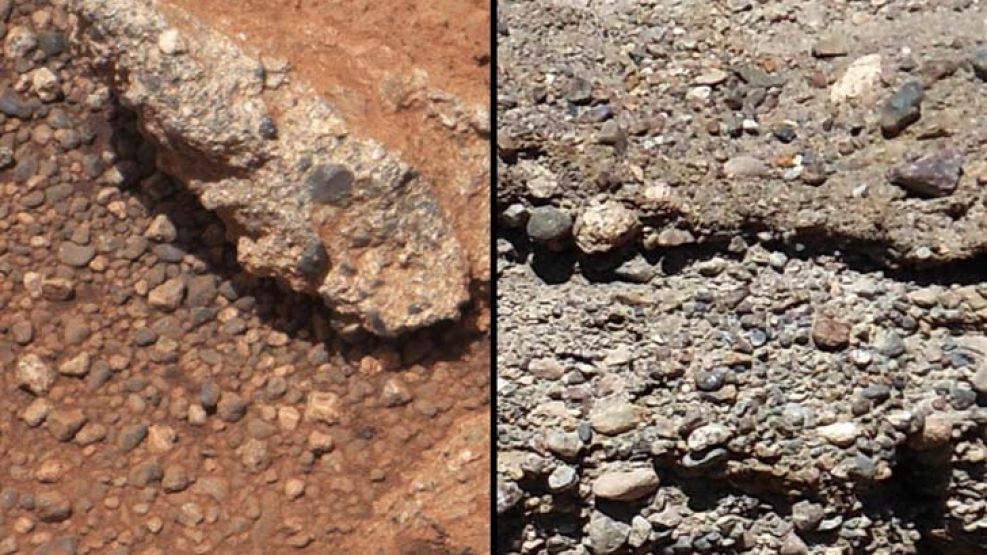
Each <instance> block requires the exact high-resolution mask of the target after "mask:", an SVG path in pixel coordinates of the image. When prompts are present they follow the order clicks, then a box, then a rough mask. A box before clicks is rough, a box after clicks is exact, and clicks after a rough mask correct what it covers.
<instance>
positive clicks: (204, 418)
mask: <svg viewBox="0 0 987 555" xmlns="http://www.w3.org/2000/svg"><path fill="white" fill-rule="evenodd" d="M69 4H73V3H69ZM68 7H72V6H68ZM70 19H71V18H70V16H69V13H68V10H67V6H66V3H65V2H60V1H54V2H51V3H49V2H46V1H42V0H37V1H34V0H17V1H16V2H15V1H11V0H0V40H2V49H3V57H2V63H0V553H2V554H15V553H35V554H56V553H57V554H74V553H112V554H126V553H133V554H143V555H152V554H164V553H233V552H236V553H291V552H310V553H327V552H332V553H378V552H380V553H388V554H400V553H435V554H446V553H455V554H459V553H465V552H474V553H482V552H484V546H485V545H487V541H486V534H485V529H484V528H483V523H482V521H481V522H479V523H478V522H476V519H475V516H474V515H472V514H464V511H465V509H464V508H465V507H477V506H486V505H487V503H488V496H487V492H486V488H485V485H486V484H487V483H488V478H487V473H488V462H489V457H487V456H485V455H484V453H485V452H486V451H487V449H488V446H489V436H488V426H487V425H486V424H487V423H488V422H489V420H488V419H487V416H486V415H487V403H488V398H489V397H488V395H489V384H488V381H489V374H488V368H489V346H488V341H487V340H486V339H485V337H486V333H487V329H488V327H489V322H488V319H489V315H488V309H487V303H486V301H485V300H484V299H483V298H482V295H479V296H477V297H475V301H474V304H473V305H471V306H468V307H466V309H465V315H464V317H463V319H462V320H461V321H460V322H458V323H456V324H446V325H439V326H432V327H429V328H426V329H424V330H421V331H418V332H415V333H412V334H405V335H403V336H401V337H400V338H398V339H392V340H384V339H380V338H376V337H374V336H372V335H370V334H367V333H365V332H361V331H359V330H356V329H350V330H349V333H340V332H338V331H335V330H334V329H333V327H334V326H333V325H332V320H331V318H332V315H331V314H330V313H329V312H328V311H327V310H326V309H325V308H324V307H323V306H322V303H321V301H320V300H319V299H318V298H316V297H311V296H306V295H303V294H299V293H295V292H293V291H291V290H289V289H287V288H286V287H285V286H284V284H283V283H281V284H279V282H275V281H273V280H270V279H262V278H258V277H257V276H256V275H254V274H252V273H250V272H248V271H246V270H245V269H244V268H243V267H242V266H241V265H240V264H239V262H238V260H237V253H236V249H235V246H234V245H232V244H230V243H228V242H227V240H226V238H227V237H228V236H229V235H230V234H229V233H228V231H227V229H225V226H224V223H223V222H222V221H221V219H220V218H219V217H218V216H217V215H216V214H214V213H213V212H210V211H208V210H206V209H205V208H203V206H202V204H201V203H200V200H199V198H198V196H197V195H196V194H195V193H194V192H193V191H191V190H189V189H188V188H187V187H186V186H185V185H183V184H182V183H180V182H178V181H176V180H174V179H172V178H170V177H168V176H166V175H164V174H162V173H160V172H159V171H158V170H157V167H156V165H155V159H156V152H155V147H153V146H152V145H151V144H150V143H148V142H145V141H144V140H143V139H142V138H141V135H140V134H139V133H138V125H137V121H136V117H135V115H134V114H133V113H132V112H130V111H128V110H127V109H125V108H123V107H122V106H121V105H120V102H119V100H118V98H117V97H116V95H115V94H114V93H113V91H112V90H111V89H110V88H109V87H107V86H106V84H105V83H104V82H103V81H102V80H101V79H102V77H103V75H101V74H99V75H98V74H96V73H94V72H93V71H92V67H91V65H90V61H89V60H88V58H87V57H86V55H85V54H84V53H83V52H82V51H80V49H77V48H76V46H77V45H73V43H72V40H71V38H70V31H71V27H72V25H71V22H70ZM165 42H166V43H167V41H165ZM165 47H166V49H167V48H170V46H168V44H165ZM466 491H469V492H472V493H471V494H469V495H467V493H466ZM450 492H457V493H455V494H451V493H450ZM450 495H452V496H453V497H452V498H450Z"/></svg>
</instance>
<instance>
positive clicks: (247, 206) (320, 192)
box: [70, 0, 469, 336]
mask: <svg viewBox="0 0 987 555" xmlns="http://www.w3.org/2000/svg"><path fill="white" fill-rule="evenodd" d="M70 7H71V9H72V11H73V12H74V13H75V14H76V15H77V17H78V21H77V26H76V31H75V36H74V41H75V42H76V44H81V45H84V49H85V50H86V51H87V52H88V53H89V54H90V55H91V57H92V59H93V63H94V65H95V66H96V67H97V68H98V69H99V70H100V71H102V72H103V73H104V74H105V75H107V77H108V78H109V79H110V80H111V82H112V84H113V88H114V89H115V90H116V91H117V92H118V93H119V95H120V97H121V101H122V102H123V103H124V104H125V105H126V106H127V107H128V108H130V109H132V110H134V111H135V112H136V113H137V114H138V117H139V120H140V123H141V127H142V130H143V131H144V133H145V134H146V135H147V136H148V137H149V138H150V139H151V140H153V141H154V142H155V143H156V144H157V145H158V146H159V147H160V148H159V152H160V154H159V166H160V167H161V168H162V169H163V170H164V171H166V172H168V173H170V174H172V175H174V176H176V177H178V178H179V179H181V180H182V181H183V182H184V183H185V184H186V185H187V186H188V187H190V188H191V189H192V190H193V191H195V192H196V194H197V195H198V196H199V198H200V200H201V201H202V203H203V205H204V206H205V207H206V208H208V209H211V210H215V211H216V212H217V213H219V214H220V216H221V217H222V218H223V219H224V221H225V222H226V224H227V227H228V228H229V229H230V230H232V231H230V232H229V233H230V234H231V235H232V237H231V239H233V240H235V241H236V244H237V256H238V259H239V260H240V262H241V263H242V264H243V265H244V266H245V267H246V268H247V269H248V270H250V271H252V272H255V273H256V274H258V275H262V276H274V277H277V278H279V279H280V280H282V281H283V282H285V283H287V284H288V285H289V286H291V287H292V288H294V289H296V290H299V291H303V292H309V293H314V294H317V295H319V296H321V297H322V298H323V299H324V300H325V302H326V303H327V304H328V305H329V306H330V307H331V308H333V309H334V310H335V311H336V312H337V313H338V314H339V316H340V318H341V320H342V321H349V322H355V323H359V324H360V325H361V326H363V327H364V328H366V329H368V330H370V331H372V332H374V333H377V334H380V335H385V336H393V335H397V334H400V333H403V332H406V331H409V330H413V329H415V328H419V327H422V326H427V325H430V324H433V323H436V322H438V321H441V320H446V319H451V318H455V317H457V316H458V314H459V311H460V307H461V306H462V305H463V304H464V303H465V302H466V301H467V300H468V290H467V287H468V281H469V269H468V264H467V261H466V257H465V255H464V253H463V249H462V248H461V246H460V244H459V242H458V241H457V239H456V237H455V236H454V235H453V233H452V232H451V228H450V225H449V223H448V222H447V221H446V219H445V217H444V216H443V214H442V211H441V210H440V209H439V205H438V202H437V200H436V198H435V195H434V194H433V191H432V189H431V186H430V184H429V183H427V182H426V181H425V180H424V179H422V178H420V177H419V176H417V175H416V173H415V172H414V170H413V169H412V168H410V167H409V166H407V165H406V164H404V163H402V162H401V161H400V160H398V159H397V158H395V157H394V156H392V155H390V154H389V153H388V152H387V151H385V150H384V149H383V148H382V147H381V146H380V145H378V144H375V143H373V142H369V141H363V140H356V139H353V138H351V137H349V130H348V129H347V128H346V126H345V124H344V122H343V121H342V119H341V118H340V117H339V116H338V114H337V113H336V112H335V111H334V110H333V108H332V107H331V106H329V105H328V104H326V103H325V102H324V101H322V100H320V99H319V98H318V97H317V96H316V95H315V93H314V92H313V91H312V90H310V89H307V88H306V87H305V86H304V85H302V84H292V85H290V86H288V85H281V86H278V87H273V88H272V87H270V86H268V85H270V83H269V82H267V83H266V80H265V76H266V74H267V73H268V71H267V70H266V69H265V67H264V66H263V65H262V63H261V62H259V61H258V58H257V57H253V56H252V55H250V54H248V53H246V52H244V51H242V50H241V49H239V48H238V47H237V46H235V45H234V44H233V43H232V42H230V41H229V40H227V39H226V38H224V37H223V36H221V35H219V34H218V33H216V32H214V31H212V30H211V29H209V28H207V27H204V26H202V25H201V24H199V23H198V22H197V21H195V20H193V19H191V18H188V17H186V16H183V14H181V13H177V12H168V13H167V14H165V13H164V12H163V11H161V10H160V9H159V7H158V5H157V4H156V2H153V1H151V0H141V1H137V2H132V1H123V0H73V1H72V2H70Z"/></svg>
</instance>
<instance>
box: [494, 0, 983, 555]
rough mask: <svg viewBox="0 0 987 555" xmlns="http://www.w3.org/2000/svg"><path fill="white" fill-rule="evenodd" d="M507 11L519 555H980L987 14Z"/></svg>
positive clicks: (755, 5)
mask: <svg viewBox="0 0 987 555" xmlns="http://www.w3.org/2000/svg"><path fill="white" fill-rule="evenodd" d="M980 4H981V3H978V2H976V1H970V0H966V1H956V2H939V1H935V2H932V1H928V2H926V1H909V2H884V1H872V2H862V1H849V2H826V1H820V2H801V3H793V2H759V1H752V0H736V1H735V0H730V1H721V2H690V1H680V2H674V1H664V0H662V1H640V2H630V1H626V2H621V1H616V2H611V1H607V2H603V1H599V2H597V1H589V0H582V1H579V0H573V1H561V0H559V1H547V2H539V3H531V2H510V1H508V2H504V3H502V9H501V12H500V13H499V14H498V18H499V19H498V33H499V37H498V38H499V40H500V46H499V51H498V60H499V65H498V83H499V84H500V86H501V90H500V91H499V95H498V108H499V110H500V111H499V114H498V160H497V162H498V172H499V177H500V182H499V185H498V196H497V211H498V214H499V222H500V231H499V236H498V238H497V246H498V253H497V254H498V270H497V271H498V274H497V275H498V280H499V281H498V299H497V302H498V307H499V308H498V310H499V315H498V323H499V333H498V338H499V339H498V342H499V344H498V375H499V378H498V383H497V386H496V389H497V397H498V411H497V412H498V435H497V450H498V459H497V513H498V521H499V525H500V530H501V532H500V537H499V551H500V552H502V553H566V554H577V553H592V554H600V553H682V554H686V553H762V554H769V553H770V554H776V553H780V554H785V555H797V554H807V553H811V554H826V555H836V554H857V553H860V554H870V553H880V554H906V553H925V554H940V553H947V554H951V553H955V554H964V555H965V554H972V553H981V552H984V551H987V504H985V501H984V494H985V492H987V480H985V478H984V471H985V464H987V462H985V461H987V443H985V438H987V428H985V426H987V410H985V407H987V360H985V355H987V336H984V334H983V329H984V323H985V321H984V318H985V316H987V301H985V299H987V278H984V276H983V272H982V268H981V266H982V259H981V258H978V255H979V253H980V252H981V251H982V250H983V246H984V242H983V241H984V237H985V235H984V233H983V231H982V230H983V228H984V226H985V225H987V214H985V206H987V204H985V199H987V196H985V195H987V190H985V189H984V188H983V185H984V184H985V178H987V172H985V167H987V154H985V152H987V146H985V145H987V133H985V129H987V127H985V125H984V123H985V120H984V117H985V114H987V110H985V109H987V46H985V43H984V42H983V37H984V36H985V35H984V33H985V30H987V12H985V11H984V9H983V7H982V6H981V5H980Z"/></svg>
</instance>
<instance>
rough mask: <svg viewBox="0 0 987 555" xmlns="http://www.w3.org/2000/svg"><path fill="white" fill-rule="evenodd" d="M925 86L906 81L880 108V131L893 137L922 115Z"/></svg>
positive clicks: (888, 136) (916, 82) (886, 135)
mask: <svg viewBox="0 0 987 555" xmlns="http://www.w3.org/2000/svg"><path fill="white" fill-rule="evenodd" d="M924 98H925V88H924V87H923V86H922V84H921V83H919V82H918V81H908V82H907V83H905V84H904V85H902V86H901V88H900V89H898V91H897V92H895V93H894V95H892V96H891V98H889V99H888V101H887V102H885V103H884V106H883V107H882V108H881V133H882V134H883V135H884V136H885V138H889V139H890V138H894V137H897V136H898V135H900V134H901V132H902V131H904V130H905V128H906V127H908V126H909V125H911V124H913V123H915V122H916V121H918V120H919V118H920V117H922V100H923V99H924Z"/></svg>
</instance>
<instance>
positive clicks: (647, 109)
mask: <svg viewBox="0 0 987 555" xmlns="http://www.w3.org/2000/svg"><path fill="white" fill-rule="evenodd" d="M591 4H592V5H596V4H597V3H594V2H583V1H578V2H577V1H557V2H545V3H539V4H538V5H537V6H535V5H530V6H526V5H524V4H522V3H511V2H509V3H507V4H505V5H504V10H503V14H502V20H501V36H500V46H499V52H500V57H499V61H500V64H499V80H498V84H499V86H500V92H499V98H498V104H499V114H498V120H499V121H498V138H497V141H498V145H497V146H498V164H499V168H498V174H499V177H500V183H499V184H498V197H497V202H498V209H499V210H500V211H504V210H506V209H507V208H508V207H510V206H511V205H519V206H523V207H527V208H530V207H533V206H542V205H546V204H549V205H554V206H557V207H560V208H562V209H565V210H567V211H569V212H570V213H571V214H572V216H573V217H574V218H575V217H576V216H577V215H578V214H580V213H582V212H583V211H584V210H585V209H586V207H588V206H590V205H593V204H595V203H598V202H600V199H599V198H597V197H598V196H603V197H606V198H605V199H604V200H609V201H620V202H623V203H625V204H626V205H627V206H628V207H629V208H631V207H633V208H636V209H637V212H638V218H639V220H640V222H641V225H642V232H641V234H640V243H639V244H640V245H641V246H644V247H645V249H647V248H648V246H649V245H650V244H653V243H655V242H656V240H657V239H656V238H657V236H659V235H660V234H661V233H663V232H666V231H668V230H675V231H687V232H689V233H690V234H691V235H692V236H693V237H694V238H695V240H696V241H698V242H700V243H724V242H726V241H728V240H729V238H730V236H731V235H732V234H734V233H737V232H741V231H754V232H761V231H764V232H769V233H771V234H772V235H773V236H774V237H775V238H776V239H778V240H782V241H785V242H787V243H789V244H795V243H798V242H801V243H805V244H809V243H811V244H818V245H825V247H826V248H829V249H853V250H855V251H858V252H864V253H866V254H868V255H869V256H871V257H873V258H875V259H877V260H879V261H881V262H882V263H884V264H887V265H889V266H895V267H908V266H924V265H934V264H943V263H948V262H951V261H958V260H969V259H971V258H973V257H975V256H977V255H979V254H981V253H987V203H985V200H987V188H984V186H983V184H984V183H987V159H985V155H984V153H985V152H987V120H985V118H987V116H985V114H987V111H985V109H984V102H985V101H984V81H983V80H981V79H980V78H978V77H977V75H976V72H977V71H979V70H978V69H977V68H978V67H981V66H980V65H978V63H982V62H978V61H977V60H982V56H983V54H982V52H983V50H984V46H983V44H982V43H983V18H984V9H983V7H982V6H979V5H976V4H969V3H964V2H946V3H941V2H932V1H919V2H917V3H916V4H915V5H914V6H910V7H906V6H905V5H902V4H901V3H899V2H882V3H879V4H880V6H878V7H874V8H873V9H871V8H868V7H865V5H864V4H861V3H859V2H847V3H842V4H845V5H842V4H841V5H831V3H825V2H815V3H812V5H805V6H802V5H796V3H791V2H785V3H781V4H778V5H774V4H772V5H764V4H763V3H759V2H750V1H736V2H732V1H731V2H715V3H713V5H712V6H707V7H709V8H710V9H699V8H698V6H700V5H703V6H706V4H704V3H699V2H692V1H686V2H678V3H676V2H671V1H669V2H666V1H659V2H599V4H600V9H601V10H602V13H604V14H605V16H600V18H599V19H592V18H591V17H590V15H589V14H590V13H591V12H592V10H591V9H590V8H589V5H591ZM954 4H955V5H956V6H960V5H961V4H962V5H963V6H965V7H962V8H961V7H955V8H954V7H950V6H952V5H954ZM948 5H949V6H948ZM646 6H656V7H655V8H654V10H655V11H654V12H653V13H649V12H648V8H646ZM765 33H768V35H764V34H765ZM836 36H839V37H842V42H843V43H845V44H843V45H842V46H841V47H840V50H842V49H844V48H845V50H846V54H847V55H846V56H835V57H814V56H813V55H812V48H813V45H815V44H817V43H818V42H819V41H820V40H828V41H831V40H833V38H834V37H836ZM944 36H948V37H950V41H947V42H942V41H941V40H940V39H941V37H944ZM762 37H766V38H765V39H764V40H761V39H762ZM895 37H896V38H895ZM902 37H907V38H908V40H907V41H906V46H907V48H906V49H905V50H902V47H903V43H902V42H901V40H900V39H901V38H902ZM755 45H756V46H755ZM570 50H571V51H570ZM829 51H830V50H829V49H828V48H827V52H829ZM699 83H702V84H699ZM919 102H920V103H921V110H918V108H917V104H918V103H919ZM882 125H883V126H884V128H885V129H886V130H887V131H888V132H893V133H891V135H894V136H889V137H885V136H884V132H883V131H882ZM612 127H617V128H619V129H622V130H623V135H624V139H625V140H623V141H621V142H618V143H614V144H611V143H612V142H611V141H605V140H602V137H601V134H605V133H606V132H607V131H608V130H609V129H610V128H612ZM918 149H927V150H931V151H937V150H951V151H954V152H956V153H957V154H958V155H961V156H963V157H964V158H963V160H964V161H963V167H962V175H961V176H959V177H958V178H957V180H956V183H955V187H953V186H951V187H950V191H949V192H948V193H945V192H943V193H938V194H937V198H931V199H930V198H928V195H925V196H924V197H918V198H917V197H916V196H915V195H912V194H908V193H907V192H906V191H905V190H903V189H901V188H900V187H899V186H897V185H895V184H894V183H891V182H890V181H889V179H888V176H887V170H888V169H889V168H890V167H891V166H893V165H896V164H899V163H901V161H902V160H904V159H905V157H906V154H907V153H909V152H912V151H914V150H918ZM533 168H537V171H535V170H534V169H533ZM533 180H537V181H538V182H546V181H548V182H553V183H556V184H557V185H556V186H555V187H554V189H552V190H544V189H543V188H539V190H538V191H537V193H538V194H533V193H532V191H531V190H529V187H530V184H531V183H532V181H533ZM658 184H661V185H663V186H664V187H665V189H666V198H665V200H664V201H663V202H662V203H660V204H657V205H656V204H654V203H651V202H648V201H646V199H645V198H643V197H644V196H645V193H646V192H647V190H648V189H649V188H652V187H654V186H656V185H658ZM546 191H548V193H547V194H548V196H546Z"/></svg>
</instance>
